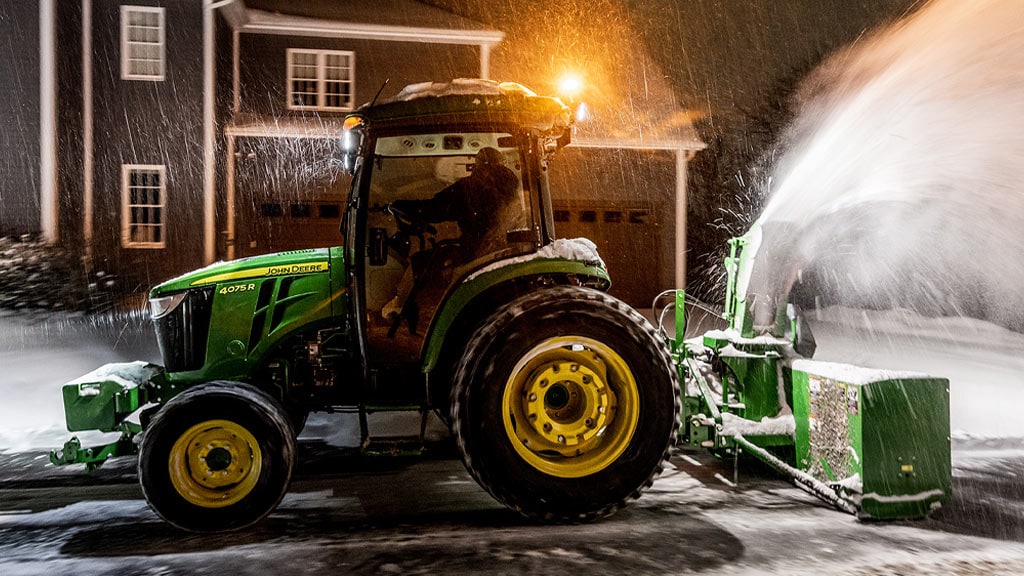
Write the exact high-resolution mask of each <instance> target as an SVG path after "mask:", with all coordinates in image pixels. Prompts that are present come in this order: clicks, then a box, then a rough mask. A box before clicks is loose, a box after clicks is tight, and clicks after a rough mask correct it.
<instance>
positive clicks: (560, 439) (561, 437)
mask: <svg viewBox="0 0 1024 576" xmlns="http://www.w3.org/2000/svg"><path fill="white" fill-rule="evenodd" d="M558 443H559V444H565V436H562V435H561V434H559V435H558Z"/></svg>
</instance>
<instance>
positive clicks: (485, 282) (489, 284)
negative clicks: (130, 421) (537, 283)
mask: <svg viewBox="0 0 1024 576" xmlns="http://www.w3.org/2000/svg"><path fill="white" fill-rule="evenodd" d="M544 276H549V277H550V276H554V277H575V278H576V279H577V281H578V282H580V283H581V284H591V285H597V286H599V287H602V288H605V289H606V288H607V287H608V286H610V285H611V280H610V279H609V278H608V271H607V270H605V269H604V267H603V266H601V265H599V264H590V263H586V262H583V261H579V260H565V259H561V258H550V259H549V258H543V259H541V258H539V259H535V260H528V261H525V262H515V263H510V264H508V265H505V266H500V267H496V268H493V269H487V268H484V269H483V271H478V272H474V273H471V274H469V275H468V276H467V277H466V278H465V279H464V280H463V281H462V282H461V283H459V284H458V285H457V286H456V287H455V288H454V289H453V290H452V291H450V292H449V294H448V295H447V297H446V298H445V300H444V302H443V303H442V304H441V308H440V312H439V313H438V314H437V316H436V317H435V319H434V322H433V324H432V325H431V327H430V331H429V333H428V335H427V341H426V346H425V348H424V354H423V372H424V373H430V372H431V371H433V370H434V368H435V367H436V366H437V361H438V359H439V358H440V356H441V352H442V350H443V348H444V345H445V342H446V341H447V338H448V335H449V333H450V332H451V331H452V327H453V326H454V325H455V324H456V323H457V322H474V323H477V322H479V321H480V320H481V318H468V317H464V316H462V314H463V312H465V311H466V310H467V309H469V308H472V306H471V305H472V303H473V302H474V301H475V300H476V299H477V298H479V297H480V296H481V295H483V294H484V293H485V292H488V291H490V290H491V289H493V288H496V287H498V286H500V285H502V284H506V283H510V282H513V281H516V280H524V279H529V278H538V277H544Z"/></svg>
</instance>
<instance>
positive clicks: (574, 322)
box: [452, 287, 680, 521]
mask: <svg viewBox="0 0 1024 576" xmlns="http://www.w3.org/2000/svg"><path fill="white" fill-rule="evenodd" d="M679 409H680V401H679V383H678V378H677V376H676V374H675V370H674V369H673V367H672V362H671V359H670V356H669V354H668V351H667V349H666V347H665V344H664V343H663V341H661V340H660V339H659V338H658V336H657V334H656V333H655V331H654V328H652V327H651V325H650V324H649V323H648V322H647V321H646V320H645V319H644V318H643V317H642V316H641V315H640V314H638V313H637V312H636V311H635V310H633V309H632V308H630V307H629V306H627V305H626V304H624V303H622V302H621V301H619V300H617V299H615V298H613V297H611V296H608V295H607V294H604V293H602V292H598V291H596V290H591V289H586V288H577V287H557V288H552V289H548V290H544V291H542V292H537V293H534V294H530V295H527V296H524V297H522V298H519V299H518V300H515V301H513V302H511V303H510V304H508V305H506V306H504V307H503V308H502V309H500V310H499V311H498V312H496V313H495V314H494V315H493V316H491V318H489V319H488V320H486V321H485V322H484V323H483V324H482V326H481V327H480V328H479V329H478V330H477V332H476V333H475V334H474V336H473V337H472V339H471V340H470V342H469V344H468V345H467V348H466V353H465V355H464V356H463V358H462V360H461V361H460V363H459V365H458V367H457V370H456V376H455V379H454V386H453V389H452V423H453V426H452V427H453V432H454V435H455V439H456V442H457V444H458V447H459V451H460V453H461V455H462V459H463V462H464V463H465V465H466V468H467V470H469V472H470V474H471V475H472V476H473V477H474V478H475V479H476V480H477V481H478V482H479V483H480V485H481V486H483V487H484V489H486V490H487V491H488V492H490V493H491V495H493V496H494V497H495V498H496V499H497V500H499V501H500V502H502V503H504V504H505V505H506V506H508V507H510V508H512V509H513V510H516V511H517V512H519V513H521V514H523V515H524V516H526V517H528V518H533V519H540V520H546V521H580V520H590V519H594V518H599V517H602V516H606V515H608V514H611V513H613V512H614V511H615V510H617V509H618V508H620V507H622V506H623V505H625V504H626V503H627V502H628V501H629V500H631V499H634V498H637V497H639V495H640V493H641V491H643V490H644V489H645V488H647V487H649V486H650V485H651V483H652V482H653V481H654V478H655V477H656V476H657V475H658V474H659V473H660V472H661V470H662V469H663V466H664V462H665V461H666V460H667V459H668V458H669V456H670V454H671V447H672V445H673V443H674V439H675V436H676V431H677V429H678V427H679V419H678V414H679Z"/></svg>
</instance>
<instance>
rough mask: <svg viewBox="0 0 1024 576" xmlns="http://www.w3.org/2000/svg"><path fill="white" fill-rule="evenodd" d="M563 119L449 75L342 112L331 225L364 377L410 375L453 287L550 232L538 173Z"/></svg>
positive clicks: (506, 92) (539, 102)
mask: <svg viewBox="0 0 1024 576" xmlns="http://www.w3.org/2000/svg"><path fill="white" fill-rule="evenodd" d="M570 118H571V115H570V111H569V109H568V108H567V107H566V106H565V105H563V104H562V103H561V102H559V101H558V100H557V99H554V98H550V97H540V96H536V95H534V94H533V93H532V92H530V91H529V90H527V89H526V88H524V87H522V86H520V85H518V84H512V83H504V84H499V83H497V82H492V81H484V80H457V81H455V82H453V83H447V84H435V83H426V84H418V85H413V86H409V87H407V88H405V89H404V90H402V91H401V92H400V93H399V94H398V95H397V96H396V97H395V98H394V99H392V100H391V101H388V102H384V103H380V104H376V105H369V106H365V107H363V108H361V109H360V110H358V111H356V112H355V113H353V114H351V115H350V116H349V117H348V118H347V119H346V123H345V128H346V133H345V145H346V148H347V151H348V154H349V156H348V157H347V158H346V166H348V167H349V168H350V170H351V171H352V173H353V177H354V179H353V186H352V192H351V196H350V200H349V203H348V211H347V214H346V218H345V221H344V225H343V228H344V230H343V232H344V234H345V236H346V246H348V247H352V248H350V249H349V253H348V255H347V256H348V258H347V260H348V261H349V262H351V264H352V278H351V282H352V284H351V287H352V290H353V292H354V293H355V294H356V297H355V299H354V302H353V306H354V308H355V309H354V310H353V312H354V314H355V316H356V317H357V323H360V324H362V326H363V328H364V329H363V330H360V332H361V333H362V334H364V335H365V341H364V345H365V348H364V350H365V351H366V361H367V363H368V365H369V367H370V370H371V372H372V373H373V374H374V375H375V378H381V377H386V376H387V374H388V373H392V376H393V379H395V380H406V381H408V380H410V378H409V376H410V375H409V374H403V373H404V372H407V371H408V370H412V369H415V370H417V371H418V370H419V368H420V366H419V361H420V360H421V358H422V353H423V348H424V343H425V339H426V338H427V336H428V335H429V333H430V329H431V326H432V325H433V324H434V320H435V317H436V315H437V313H438V311H439V310H440V308H441V306H442V303H443V302H444V301H445V300H446V298H447V297H448V295H450V294H451V293H452V292H453V290H454V288H455V287H457V286H458V285H460V284H461V283H463V282H464V281H466V280H467V278H470V277H471V276H472V275H473V274H474V273H476V272H478V271H479V270H481V269H483V268H485V267H488V266H494V265H496V263H499V262H502V261H505V260H510V261H512V260H513V259H515V258H517V257H522V256H525V255H529V254H533V253H535V252H536V251H537V250H538V249H539V248H541V247H542V246H543V245H544V244H547V243H550V242H551V241H552V240H553V239H554V233H553V230H552V224H551V210H550V201H549V199H548V198H549V197H548V190H547V186H546V179H545V178H544V177H543V172H544V166H545V162H546V160H545V158H546V156H547V155H548V154H550V153H552V152H553V151H555V150H557V149H558V148H560V147H561V146H563V145H565V144H567V143H568V134H569V131H570V130H571V125H570ZM354 247H364V250H357V249H355V248H354ZM358 252H362V253H358ZM403 367H404V368H403ZM413 380H414V378H413ZM389 388H391V387H390V386H389Z"/></svg>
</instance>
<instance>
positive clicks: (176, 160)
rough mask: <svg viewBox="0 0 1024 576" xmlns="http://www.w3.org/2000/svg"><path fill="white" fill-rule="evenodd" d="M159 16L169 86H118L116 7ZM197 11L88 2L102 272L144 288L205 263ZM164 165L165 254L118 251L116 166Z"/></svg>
mask: <svg viewBox="0 0 1024 576" xmlns="http://www.w3.org/2000/svg"><path fill="white" fill-rule="evenodd" d="M122 4H128V5H133V6H163V7H164V8H165V15H164V23H165V24H164V25H165V30H166V36H165V78H164V80H163V81H159V82H152V81H129V80H122V79H121V68H120V63H121V12H120V11H121V6H122ZM202 22H203V13H202V2H201V1H199V0H193V1H175V2H146V1H135V2H115V1H110V0H94V2H93V51H94V58H93V66H94V67H93V86H94V126H95V149H94V150H95V174H94V189H95V204H94V205H95V211H94V215H93V228H94V231H95V235H94V247H95V254H96V255H97V258H98V259H99V260H100V261H98V262H96V265H97V266H98V267H105V268H107V269H110V270H113V271H115V272H118V273H121V274H122V275H123V276H125V277H127V278H128V282H129V283H131V282H132V281H134V282H137V283H138V284H139V286H140V287H143V286H145V285H149V284H152V283H153V282H155V281H159V280H161V279H163V278H164V277H166V276H167V275H169V274H174V273H177V272H180V271H184V270H187V269H190V268H194V267H195V266H196V265H197V264H199V263H201V262H202V261H203V52H202V46H203V37H202V30H203V26H202ZM124 164H157V165H164V166H166V173H165V194H166V203H165V209H164V222H165V234H166V237H165V240H166V247H165V248H162V249H141V248H123V247H121V212H122V207H121V194H122V192H121V188H122V165H124Z"/></svg>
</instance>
